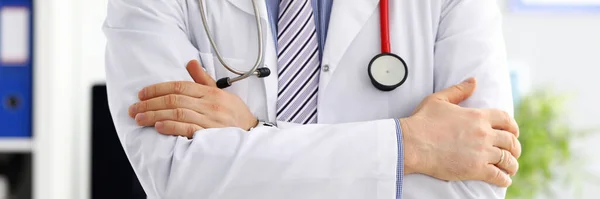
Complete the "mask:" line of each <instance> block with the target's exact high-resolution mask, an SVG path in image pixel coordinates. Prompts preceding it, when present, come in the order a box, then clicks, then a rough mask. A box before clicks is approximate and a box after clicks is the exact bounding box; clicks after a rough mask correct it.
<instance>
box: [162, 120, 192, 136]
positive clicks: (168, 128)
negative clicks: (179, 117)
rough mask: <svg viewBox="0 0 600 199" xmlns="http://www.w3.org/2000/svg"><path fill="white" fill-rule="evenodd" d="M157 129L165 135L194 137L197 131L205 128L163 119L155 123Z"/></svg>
mask: <svg viewBox="0 0 600 199" xmlns="http://www.w3.org/2000/svg"><path fill="white" fill-rule="evenodd" d="M154 128H155V129H156V131H158V132H159V133H161V134H164V135H173V136H184V137H187V138H189V139H192V138H193V137H194V133H196V131H199V130H202V129H203V128H202V127H200V126H198V125H195V124H190V123H183V122H177V121H170V120H169V121H162V122H157V123H156V124H155V125H154Z"/></svg>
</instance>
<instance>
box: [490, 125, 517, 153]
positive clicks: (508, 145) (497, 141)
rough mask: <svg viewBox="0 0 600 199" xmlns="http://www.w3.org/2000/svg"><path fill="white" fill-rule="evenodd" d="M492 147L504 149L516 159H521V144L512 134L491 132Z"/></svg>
mask: <svg viewBox="0 0 600 199" xmlns="http://www.w3.org/2000/svg"><path fill="white" fill-rule="evenodd" d="M493 134H494V136H493V137H494V146H495V147H498V148H500V149H504V150H506V151H508V152H510V154H511V155H512V156H514V157H516V158H519V157H521V143H520V142H519V139H517V137H516V136H515V135H513V134H512V133H510V132H508V131H502V130H495V129H494V130H493Z"/></svg>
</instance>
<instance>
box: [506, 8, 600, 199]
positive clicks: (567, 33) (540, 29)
mask: <svg viewBox="0 0 600 199" xmlns="http://www.w3.org/2000/svg"><path fill="white" fill-rule="evenodd" d="M500 2H501V5H503V6H505V2H506V0H501V1H500ZM505 8H506V7H505ZM504 32H505V37H506V44H507V50H508V56H509V59H510V60H511V61H516V62H523V63H526V64H527V65H529V67H530V73H531V76H530V77H531V81H532V82H531V84H532V86H533V87H534V88H535V87H547V86H552V87H553V88H555V90H556V91H558V92H565V93H568V94H571V95H572V96H573V98H572V99H571V100H570V101H569V103H568V104H567V107H568V108H569V109H570V113H569V116H568V117H569V121H570V122H572V124H573V125H574V127H575V128H581V129H583V128H592V127H600V105H598V103H599V102H600V78H599V77H598V74H600V11H598V12H596V13H595V14H594V13H575V12H570V13H566V12H563V13H560V12H554V13H539V12H538V13H532V12H528V13H524V12H511V11H508V10H507V11H506V12H505V17H504ZM523 133H527V132H523ZM597 133H600V132H597ZM597 143H600V136H594V137H593V138H592V139H589V140H587V141H585V142H582V143H578V144H580V145H583V146H584V147H583V148H581V149H577V151H578V152H579V153H580V154H579V155H581V156H584V157H588V158H587V159H586V160H587V161H589V162H590V164H589V166H587V167H589V169H588V170H590V171H591V172H593V173H595V175H597V176H599V177H600V154H599V153H597V152H598V151H600V145H599V144H597ZM599 188H600V184H591V183H589V182H588V183H587V185H586V186H585V188H584V190H583V192H584V195H583V196H582V197H583V198H597V197H598V195H600V189H599ZM559 192H561V196H564V197H559V198H573V197H575V196H571V195H569V194H570V193H569V192H568V191H566V190H563V191H559Z"/></svg>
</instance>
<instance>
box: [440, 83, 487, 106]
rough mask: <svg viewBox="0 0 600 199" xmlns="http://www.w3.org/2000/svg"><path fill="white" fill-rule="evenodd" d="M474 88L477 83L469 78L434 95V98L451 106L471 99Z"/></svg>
mask: <svg viewBox="0 0 600 199" xmlns="http://www.w3.org/2000/svg"><path fill="white" fill-rule="evenodd" d="M476 87H477V81H476V80H475V78H469V79H467V80H465V81H463V82H462V83H460V84H457V85H454V86H452V87H450V88H447V89H444V90H442V91H440V92H437V93H435V94H434V96H435V97H437V98H438V99H441V100H444V101H447V102H450V103H453V104H458V103H461V102H462V101H464V100H466V99H467V98H469V97H471V95H473V92H475V88H476Z"/></svg>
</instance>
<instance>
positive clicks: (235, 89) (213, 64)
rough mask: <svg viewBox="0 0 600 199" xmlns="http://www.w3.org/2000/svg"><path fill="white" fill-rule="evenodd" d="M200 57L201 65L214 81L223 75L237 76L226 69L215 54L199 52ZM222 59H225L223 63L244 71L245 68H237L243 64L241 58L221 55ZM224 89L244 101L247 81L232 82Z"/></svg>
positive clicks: (246, 95) (246, 94)
mask: <svg viewBox="0 0 600 199" xmlns="http://www.w3.org/2000/svg"><path fill="white" fill-rule="evenodd" d="M200 59H201V62H202V67H204V68H205V69H206V72H207V73H208V74H209V75H210V76H211V77H213V78H214V79H215V81H218V80H219V79H221V78H225V77H230V78H233V77H237V76H238V75H236V74H234V73H232V72H230V71H229V70H227V69H226V68H225V67H224V66H223V64H221V62H220V61H219V58H217V56H216V55H214V54H213V53H203V52H200ZM223 60H224V61H225V63H227V64H228V65H229V66H232V67H233V68H235V69H238V70H244V71H246V69H245V68H238V67H240V66H242V65H244V64H245V61H244V60H243V59H236V58H228V57H223ZM224 90H225V91H227V92H230V93H233V94H236V95H237V96H239V97H240V98H241V99H242V100H243V101H244V102H246V101H247V99H248V82H247V81H246V80H241V81H237V82H235V83H233V85H231V86H230V87H229V88H225V89H224Z"/></svg>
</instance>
